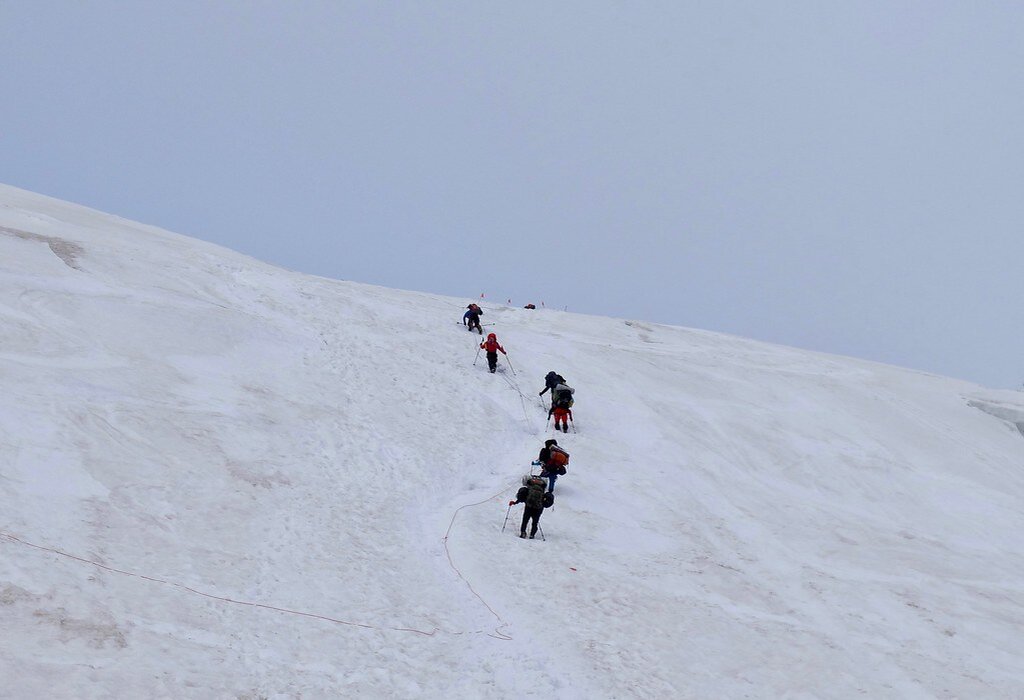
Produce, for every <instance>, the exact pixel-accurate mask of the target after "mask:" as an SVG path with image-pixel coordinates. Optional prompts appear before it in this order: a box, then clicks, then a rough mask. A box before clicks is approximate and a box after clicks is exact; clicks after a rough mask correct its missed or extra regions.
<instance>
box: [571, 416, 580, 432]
mask: <svg viewBox="0 0 1024 700" xmlns="http://www.w3.org/2000/svg"><path fill="white" fill-rule="evenodd" d="M569 422H570V423H572V431H573V432H574V433H579V432H580V431H578V430H576V421H574V420H573V419H572V411H569Z"/></svg>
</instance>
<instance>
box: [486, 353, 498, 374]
mask: <svg viewBox="0 0 1024 700" xmlns="http://www.w3.org/2000/svg"><path fill="white" fill-rule="evenodd" d="M487 366H488V368H490V370H491V371H492V372H493V371H494V368H495V367H497V366H498V353H496V352H489V353H487Z"/></svg>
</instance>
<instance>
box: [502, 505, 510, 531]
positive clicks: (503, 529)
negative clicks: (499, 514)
mask: <svg viewBox="0 0 1024 700" xmlns="http://www.w3.org/2000/svg"><path fill="white" fill-rule="evenodd" d="M511 512H512V504H511V503H509V504H508V510H506V511H505V522H503V523H502V524H501V531H502V532H505V526H506V525H508V516H509V513H511Z"/></svg>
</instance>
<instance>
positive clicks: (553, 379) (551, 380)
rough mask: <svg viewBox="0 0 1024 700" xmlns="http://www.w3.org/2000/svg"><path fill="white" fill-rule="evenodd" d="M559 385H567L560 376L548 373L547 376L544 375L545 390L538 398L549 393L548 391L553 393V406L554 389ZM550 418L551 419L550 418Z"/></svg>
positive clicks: (553, 400)
mask: <svg viewBox="0 0 1024 700" xmlns="http://www.w3.org/2000/svg"><path fill="white" fill-rule="evenodd" d="M559 384H565V378H564V377H563V376H562V375H560V374H556V373H554V372H548V373H547V374H545V375H544V390H543V391H541V392H540V393H539V394H537V396H543V395H544V394H546V393H548V391H551V405H552V406H553V405H554V402H555V391H554V389H555V387H556V386H558V385H559ZM548 417H549V418H550V416H548Z"/></svg>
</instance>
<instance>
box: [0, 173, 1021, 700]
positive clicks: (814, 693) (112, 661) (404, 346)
mask: <svg viewBox="0 0 1024 700" xmlns="http://www.w3.org/2000/svg"><path fill="white" fill-rule="evenodd" d="M681 272H682V271H681ZM468 301H472V300H462V299H453V298H447V297H441V296H436V295H431V294H420V293H412V292H402V291H395V290H389V289H382V288H378V287H371V286H366V285H361V284H355V283H350V282H340V281H333V280H327V279H320V278H315V277H309V276H304V275H300V274H297V273H293V272H288V271H285V270H281V269H278V268H274V267H272V266H269V265H266V264H262V263H259V262H257V261H255V260H252V259H250V258H247V257H244V256H241V255H238V254H235V253H232V252H230V251H227V250H224V249H221V248H218V247H216V246H212V245H209V244H205V243H201V242H199V241H195V240H191V239H188V238H184V237H181V236H177V235H174V234H170V233H167V232H165V231H161V230H158V229H155V228H152V227H148V226H143V225H139V224H135V223H132V222H128V221H125V220H122V219H118V218H116V217H112V216H108V215H105V214H100V213H97V212H94V211H90V210H87V209H84V208H81V207H77V206H74V205H70V204H65V203H61V202H57V201H55V200H51V199H47V198H44V197H40V196H37V195H33V194H29V193H26V192H23V191H20V190H17V189H14V188H9V187H0V331H2V332H0V388H2V395H3V401H2V403H0V629H2V634H0V696H2V697H5V698H19V699H20V698H76V699H78V698H298V697H302V698H340V697H367V698H390V697H401V698H442V697H446V698H522V697H537V698H742V697H749V698H780V697H787V698H848V697H868V698H933V697H939V698H945V697H949V698H954V697H955V698H1020V697H1024V651H1022V648H1024V644H1022V640H1024V535H1022V533H1024V505H1022V504H1024V434H1022V431H1024V395H1022V394H1020V393H1018V392H1009V391H994V390H987V389H984V388H981V387H978V386H975V385H972V384H968V383H965V382H961V381H956V380H952V379H946V378H942V377H936V376H931V375H926V374H922V373H918V372H913V371H909V370H904V369H898V368H893V367H887V366H883V365H878V364H872V363H868V362H862V361H858V360H853V359H848V358H841V357H832V356H826V355H821V354H815V353H810V352H805V351H800V350H795V349H790V348H785V347H777V346H772V345H766V344H762V343H757V342H752V341H748V340H743V339H740V338H734V337H728V336H723V335H719V334H714V333H708V332H702V331H696V330H689V329H684V328H674V327H668V326H660V325H655V324H649V323H643V322H638V321H623V320H618V319H611V318H598V317H589V316H581V315H574V314H567V313H561V312H557V311H552V310H544V309H538V310H535V311H528V310H524V309H518V308H507V307H503V306H500V305H491V304H488V303H487V302H486V301H484V302H483V307H484V317H483V321H484V322H485V323H493V324H494V325H492V326H487V327H485V328H484V330H485V331H493V332H495V333H497V334H498V339H499V341H500V342H501V343H502V344H503V345H504V347H505V348H506V349H507V350H508V352H509V359H510V360H511V363H512V365H511V366H509V365H508V364H507V363H503V364H502V365H501V369H502V371H501V372H499V373H498V374H495V375H491V374H489V373H488V372H487V371H486V366H485V362H484V358H483V356H482V354H481V356H480V358H479V361H478V362H477V364H476V366H474V364H473V362H474V357H475V353H476V349H477V343H478V342H479V336H476V335H475V334H472V335H471V334H469V333H467V332H466V331H465V330H464V329H463V327H462V326H461V322H460V319H461V316H462V312H463V309H464V307H465V304H466V303H468ZM879 313H880V314H884V313H885V310H884V309H879ZM457 324H458V325H457ZM502 360H504V357H502ZM513 368H514V369H515V372H516V374H515V375H513V373H512V369H513ZM549 370H554V371H556V372H559V373H560V374H562V375H563V376H564V377H565V378H566V379H567V380H568V382H569V383H570V384H571V385H572V386H574V387H575V388H576V405H575V407H574V417H575V421H576V423H575V425H576V427H577V428H578V431H579V432H578V433H569V434H567V435H563V434H558V436H557V438H558V440H559V444H561V445H562V446H564V447H565V448H566V449H567V450H568V451H569V452H570V453H571V454H572V460H571V463H570V465H569V472H568V474H567V475H566V476H564V477H562V478H561V479H559V481H558V483H557V486H556V488H555V496H556V503H555V506H554V508H553V509H549V510H547V511H546V512H545V513H544V515H543V517H542V518H541V527H542V528H543V532H544V535H545V537H546V541H541V540H540V539H539V538H538V539H537V540H533V541H531V540H521V539H519V538H518V536H517V535H518V529H519V517H520V515H521V513H522V506H516V507H515V508H512V509H511V515H510V517H509V519H508V526H507V527H506V528H505V530H504V532H503V531H502V525H503V522H504V520H505V516H506V513H507V511H508V500H509V499H510V498H513V497H514V495H515V492H516V489H517V487H518V485H519V480H520V478H521V476H522V475H523V474H524V473H526V472H527V471H528V470H529V469H530V466H529V465H530V461H531V460H533V459H535V458H536V456H537V452H538V450H539V448H540V447H541V446H542V443H543V440H544V439H545V437H546V436H549V435H553V433H552V432H550V428H546V427H545V418H546V410H545V408H544V407H543V406H542V403H541V399H540V398H539V397H538V396H537V392H538V391H540V389H541V388H543V376H544V374H545V373H547V372H548V371H549ZM520 390H521V392H522V393H521V394H520V393H519V392H520Z"/></svg>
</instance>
